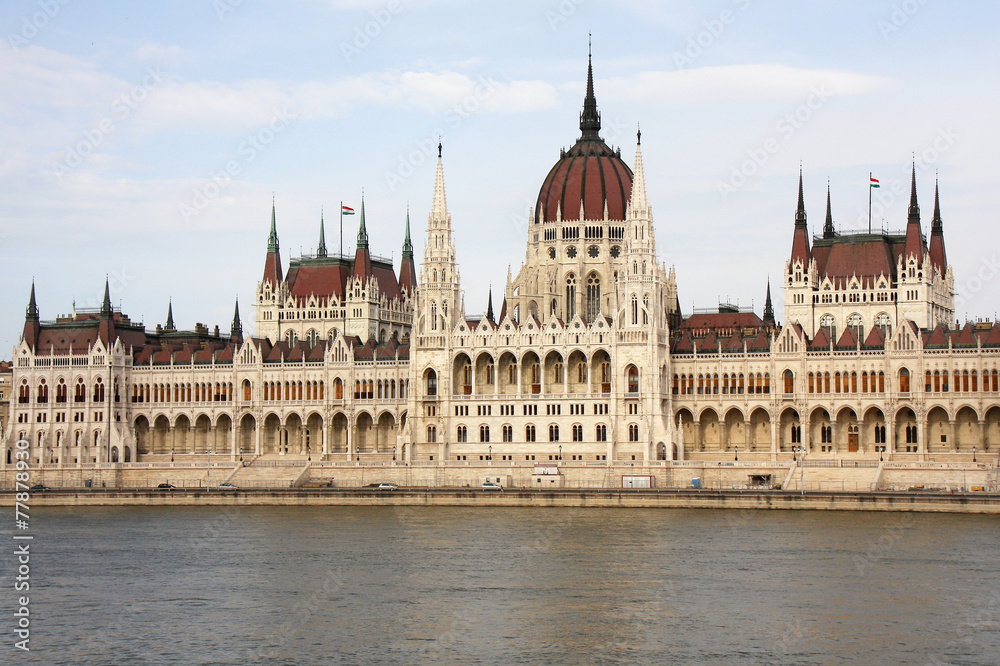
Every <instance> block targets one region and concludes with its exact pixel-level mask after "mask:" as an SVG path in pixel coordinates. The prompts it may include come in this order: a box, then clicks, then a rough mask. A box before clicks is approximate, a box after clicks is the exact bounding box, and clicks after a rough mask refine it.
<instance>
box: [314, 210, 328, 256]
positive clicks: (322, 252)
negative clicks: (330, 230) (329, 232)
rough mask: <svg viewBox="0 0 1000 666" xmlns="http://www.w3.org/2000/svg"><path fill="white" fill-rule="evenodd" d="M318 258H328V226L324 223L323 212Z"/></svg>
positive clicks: (320, 218)
mask: <svg viewBox="0 0 1000 666" xmlns="http://www.w3.org/2000/svg"><path fill="white" fill-rule="evenodd" d="M316 256H317V257H325V256H326V224H325V223H324V222H323V210H322V209H320V211H319V245H318V246H317V247H316Z"/></svg>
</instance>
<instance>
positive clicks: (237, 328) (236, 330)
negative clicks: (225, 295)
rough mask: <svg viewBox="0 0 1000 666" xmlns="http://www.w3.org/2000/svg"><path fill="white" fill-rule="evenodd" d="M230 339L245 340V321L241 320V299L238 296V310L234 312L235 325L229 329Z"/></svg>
mask: <svg viewBox="0 0 1000 666" xmlns="http://www.w3.org/2000/svg"><path fill="white" fill-rule="evenodd" d="M229 339H230V340H232V341H237V340H238V341H242V340H243V323H242V322H241V321H240V299H239V297H238V296H237V297H236V311H235V312H234V313H233V325H232V327H231V328H230V329H229Z"/></svg>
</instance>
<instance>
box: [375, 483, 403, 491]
mask: <svg viewBox="0 0 1000 666" xmlns="http://www.w3.org/2000/svg"><path fill="white" fill-rule="evenodd" d="M398 488H399V486H397V485H396V484H395V483H380V484H378V489H379V490H396V489H398Z"/></svg>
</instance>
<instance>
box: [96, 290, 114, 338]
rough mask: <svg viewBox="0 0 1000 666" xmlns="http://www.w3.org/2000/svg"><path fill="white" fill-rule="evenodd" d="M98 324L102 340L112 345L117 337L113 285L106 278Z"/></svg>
mask: <svg viewBox="0 0 1000 666" xmlns="http://www.w3.org/2000/svg"><path fill="white" fill-rule="evenodd" d="M99 322H100V323H99V324H98V335H99V336H100V339H101V342H103V343H104V344H105V345H108V346H110V345H111V344H112V343H113V342H114V341H115V338H116V337H117V334H116V333H115V319H114V312H113V311H112V310H111V287H110V285H109V283H108V280H107V279H105V280H104V302H103V303H102V304H101V314H100V318H99Z"/></svg>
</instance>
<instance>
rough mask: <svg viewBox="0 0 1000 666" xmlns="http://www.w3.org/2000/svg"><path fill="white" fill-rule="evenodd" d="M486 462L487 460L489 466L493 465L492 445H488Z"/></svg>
mask: <svg viewBox="0 0 1000 666" xmlns="http://www.w3.org/2000/svg"><path fill="white" fill-rule="evenodd" d="M486 460H488V461H489V462H490V464H491V465H492V464H493V445H492V444H490V452H489V455H487V456H486Z"/></svg>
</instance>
